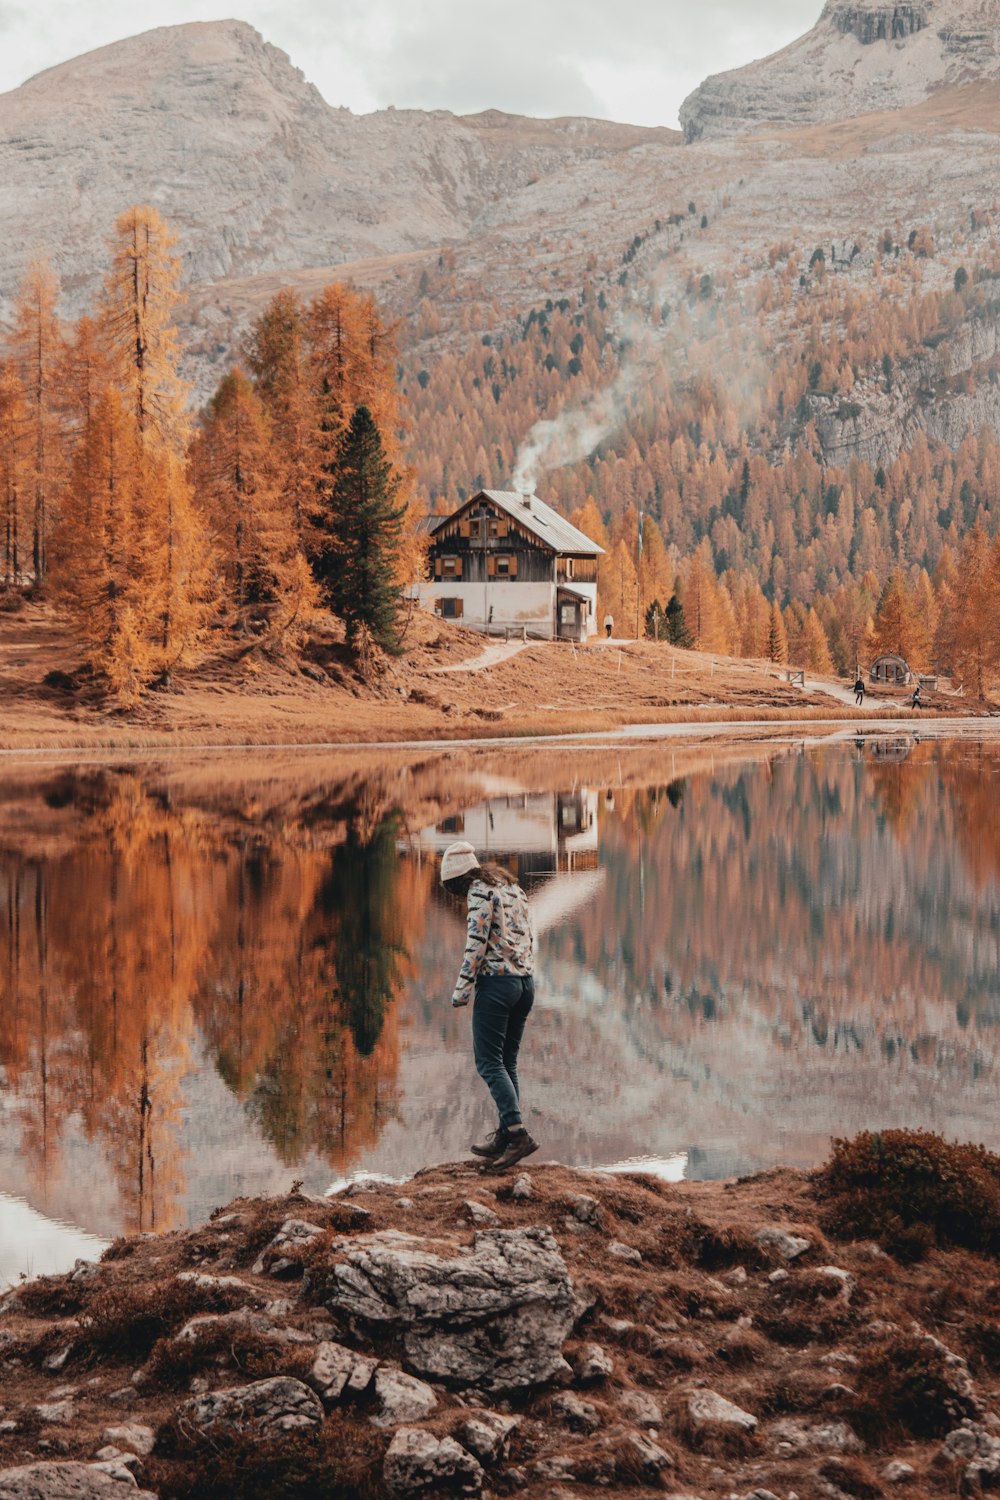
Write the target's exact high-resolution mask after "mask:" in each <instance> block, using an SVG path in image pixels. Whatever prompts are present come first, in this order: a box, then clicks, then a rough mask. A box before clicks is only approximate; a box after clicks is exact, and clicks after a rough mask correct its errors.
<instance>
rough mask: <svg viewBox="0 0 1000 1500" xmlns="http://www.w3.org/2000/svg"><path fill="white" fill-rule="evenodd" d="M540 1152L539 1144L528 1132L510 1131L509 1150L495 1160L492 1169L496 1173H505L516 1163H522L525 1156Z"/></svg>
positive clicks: (508, 1137) (508, 1138)
mask: <svg viewBox="0 0 1000 1500" xmlns="http://www.w3.org/2000/svg"><path fill="white" fill-rule="evenodd" d="M537 1150H538V1142H537V1141H536V1140H533V1139H532V1137H531V1136H530V1135H529V1134H528V1132H527V1131H526V1130H519V1131H510V1132H509V1133H508V1136H507V1149H506V1151H504V1153H503V1154H502V1155H501V1156H497V1157H495V1158H494V1160H493V1162H492V1164H491V1165H492V1169H493V1171H494V1172H504V1171H506V1170H507V1168H508V1167H512V1166H513V1165H514V1163H515V1162H519V1161H521V1160H522V1159H523V1158H524V1157H525V1156H530V1155H531V1153H532V1152H533V1151H537Z"/></svg>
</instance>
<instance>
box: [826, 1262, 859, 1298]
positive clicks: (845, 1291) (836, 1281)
mask: <svg viewBox="0 0 1000 1500" xmlns="http://www.w3.org/2000/svg"><path fill="white" fill-rule="evenodd" d="M816 1275H817V1276H826V1277H827V1278H828V1279H829V1280H830V1282H831V1283H832V1284H833V1285H834V1286H836V1287H838V1288H839V1294H840V1296H841V1297H842V1298H843V1299H844V1301H845V1302H850V1300H851V1297H852V1296H853V1295H854V1289H855V1287H856V1286H857V1284H858V1283H857V1282H856V1281H855V1279H854V1277H853V1276H852V1275H851V1273H850V1271H845V1270H843V1269H842V1268H841V1267H840V1266H820V1267H818V1269H817V1271H816Z"/></svg>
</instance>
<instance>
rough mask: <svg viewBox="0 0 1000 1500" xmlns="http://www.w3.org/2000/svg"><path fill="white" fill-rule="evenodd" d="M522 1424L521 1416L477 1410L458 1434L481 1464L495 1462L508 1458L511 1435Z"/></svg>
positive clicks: (463, 1445)
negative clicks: (507, 1415) (506, 1415)
mask: <svg viewBox="0 0 1000 1500" xmlns="http://www.w3.org/2000/svg"><path fill="white" fill-rule="evenodd" d="M520 1425H521V1423H520V1420H519V1418H517V1417H505V1416H504V1415H503V1413H502V1412H498V1411H477V1412H476V1414H475V1416H474V1417H470V1418H469V1420H468V1421H467V1422H464V1423H463V1424H462V1426H461V1427H460V1428H459V1429H458V1434H457V1436H458V1440H459V1442H460V1443H461V1444H462V1447H463V1448H467V1449H468V1450H469V1452H470V1453H472V1454H474V1455H475V1457H476V1458H478V1460H479V1462H480V1463H481V1464H495V1463H499V1462H500V1460H501V1459H503V1458H506V1456H507V1448H508V1446H509V1444H510V1440H511V1437H512V1435H513V1434H514V1433H515V1432H516V1431H517V1429H518V1428H519V1427H520Z"/></svg>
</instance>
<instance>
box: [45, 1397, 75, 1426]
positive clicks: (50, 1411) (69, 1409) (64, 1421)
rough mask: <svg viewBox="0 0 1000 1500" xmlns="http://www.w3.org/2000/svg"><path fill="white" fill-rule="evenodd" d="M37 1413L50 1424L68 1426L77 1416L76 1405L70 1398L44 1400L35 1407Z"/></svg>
mask: <svg viewBox="0 0 1000 1500" xmlns="http://www.w3.org/2000/svg"><path fill="white" fill-rule="evenodd" d="M35 1415H36V1416H37V1417H38V1420H39V1421H40V1422H45V1423H47V1424H48V1425H50V1426H53V1427H68V1426H69V1424H70V1422H72V1421H73V1418H74V1417H75V1416H76V1407H75V1406H74V1405H73V1403H72V1401H70V1400H66V1401H42V1402H41V1403H40V1404H39V1405H38V1406H36V1407H35Z"/></svg>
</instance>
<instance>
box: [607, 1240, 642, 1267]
mask: <svg viewBox="0 0 1000 1500" xmlns="http://www.w3.org/2000/svg"><path fill="white" fill-rule="evenodd" d="M608 1254H609V1255H613V1256H614V1258H615V1260H624V1261H627V1262H628V1264H629V1265H630V1266H641V1265H642V1256H641V1254H640V1253H639V1251H638V1250H636V1248H635V1246H634V1245H623V1244H622V1242H621V1240H611V1241H610V1243H609V1244H608Z"/></svg>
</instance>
